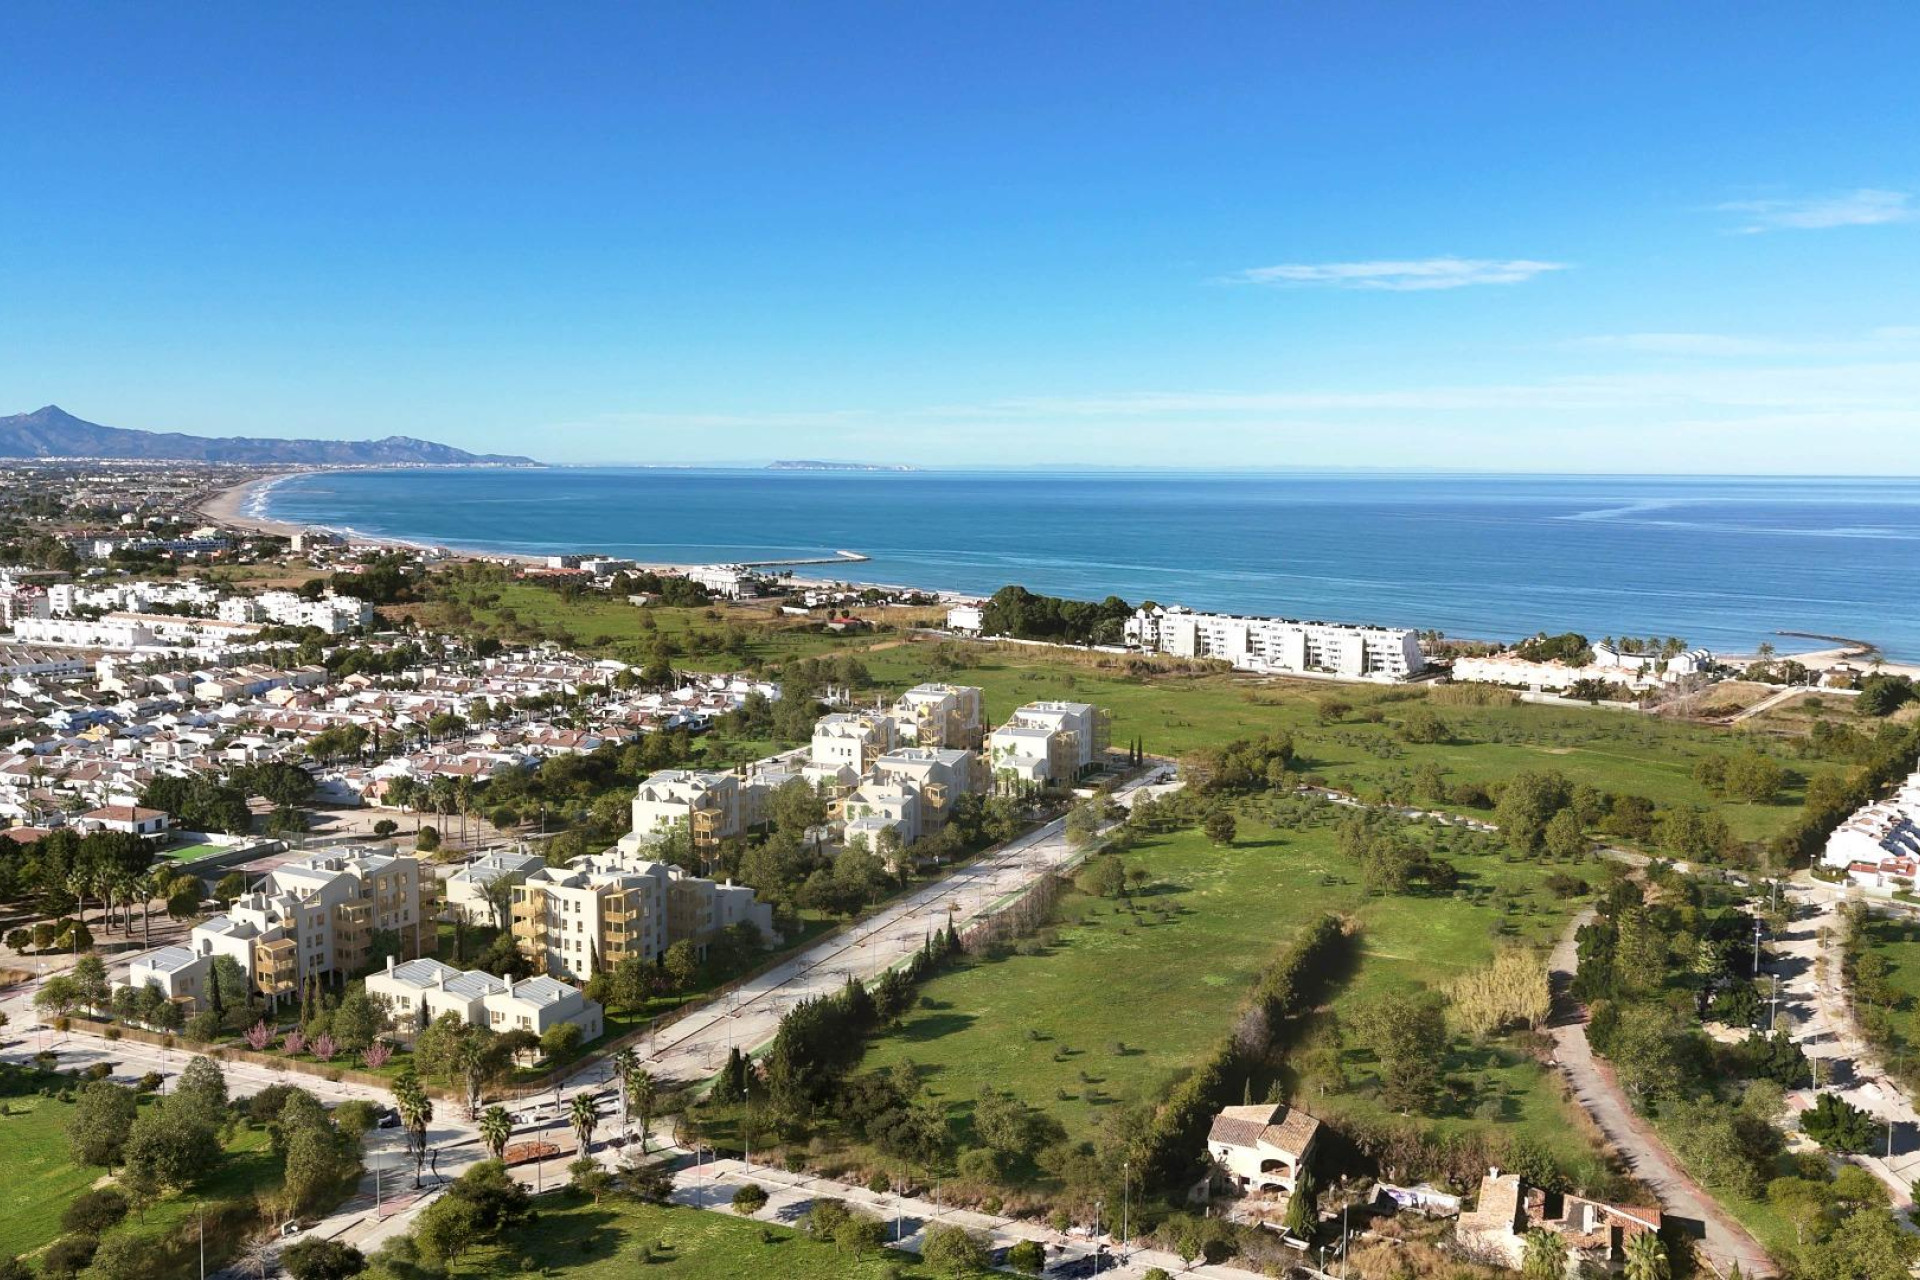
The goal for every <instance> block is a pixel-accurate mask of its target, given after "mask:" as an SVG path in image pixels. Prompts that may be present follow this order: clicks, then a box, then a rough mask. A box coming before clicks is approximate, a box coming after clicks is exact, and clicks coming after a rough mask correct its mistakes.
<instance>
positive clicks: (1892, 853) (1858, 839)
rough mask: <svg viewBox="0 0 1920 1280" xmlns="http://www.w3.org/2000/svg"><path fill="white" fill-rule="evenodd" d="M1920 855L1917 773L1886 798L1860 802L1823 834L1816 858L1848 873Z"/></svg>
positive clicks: (1872, 868)
mask: <svg viewBox="0 0 1920 1280" xmlns="http://www.w3.org/2000/svg"><path fill="white" fill-rule="evenodd" d="M1916 858H1920V773H1915V774H1913V775H1912V776H1911V777H1909V778H1908V779H1907V780H1906V781H1905V782H1903V783H1901V784H1900V788H1899V790H1897V791H1895V792H1894V794H1893V795H1892V796H1891V797H1890V798H1888V799H1886V800H1878V801H1875V802H1874V803H1872V804H1868V805H1862V806H1861V807H1860V808H1858V809H1856V810H1854V811H1853V813H1852V814H1851V815H1850V816H1849V817H1848V818H1847V820H1846V821H1845V822H1843V823H1841V824H1840V825H1839V826H1838V827H1836V828H1834V831H1833V834H1832V835H1830V836H1828V837H1827V847H1826V850H1825V852H1824V853H1823V854H1822V855H1821V858H1820V861H1821V863H1822V864H1823V865H1825V866H1829V867H1839V868H1842V869H1844V870H1847V871H1849V872H1850V873H1851V872H1853V871H1855V870H1856V869H1857V870H1859V871H1862V872H1867V871H1874V870H1877V869H1878V868H1879V867H1880V865H1881V864H1882V863H1887V862H1904V863H1911V862H1913V861H1914V860H1915V859H1916Z"/></svg>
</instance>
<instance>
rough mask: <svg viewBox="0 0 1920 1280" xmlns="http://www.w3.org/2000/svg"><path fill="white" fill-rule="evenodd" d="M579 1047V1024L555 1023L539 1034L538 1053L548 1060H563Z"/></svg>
mask: <svg viewBox="0 0 1920 1280" xmlns="http://www.w3.org/2000/svg"><path fill="white" fill-rule="evenodd" d="M579 1047H580V1024H579V1023H577V1022H556V1023H554V1024H553V1025H552V1026H550V1027H548V1028H547V1029H546V1030H545V1031H543V1032H541V1033H540V1052H542V1053H544V1054H546V1055H547V1056H548V1057H549V1058H564V1057H566V1056H567V1055H568V1054H570V1053H572V1052H573V1051H574V1050H575V1049H577V1048H579Z"/></svg>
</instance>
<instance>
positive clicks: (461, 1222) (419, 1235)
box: [413, 1183, 481, 1270]
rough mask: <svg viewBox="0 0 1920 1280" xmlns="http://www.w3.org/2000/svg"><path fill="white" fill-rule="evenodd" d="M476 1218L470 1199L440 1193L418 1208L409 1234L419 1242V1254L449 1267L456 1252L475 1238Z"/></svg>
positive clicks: (477, 1215) (458, 1253) (461, 1252)
mask: <svg viewBox="0 0 1920 1280" xmlns="http://www.w3.org/2000/svg"><path fill="white" fill-rule="evenodd" d="M416 1185H418V1184H417V1183H416ZM479 1219H480V1215H479V1212H478V1211H477V1210H476V1209H475V1208H474V1205H473V1202H472V1201H471V1200H467V1199H464V1198H462V1197H460V1196H455V1195H445V1196H442V1197H440V1198H439V1199H438V1200H436V1201H434V1202H433V1203H432V1204H430V1205H428V1206H427V1207H426V1208H425V1209H424V1210H422V1211H421V1213H420V1217H419V1219H418V1220H417V1221H416V1222H415V1224H414V1228H413V1238H414V1240H415V1241H417V1242H418V1244H419V1246H420V1256H421V1257H422V1258H423V1259H424V1260H426V1261H427V1262H429V1263H433V1264H437V1265H439V1266H442V1267H444V1268H446V1269H448V1270H451V1269H452V1266H453V1264H454V1262H455V1261H457V1260H458V1259H459V1257H460V1255H461V1254H463V1253H465V1252H466V1251H467V1250H468V1249H471V1248H472V1247H473V1246H474V1245H475V1244H477V1243H478V1242H479V1240H480V1235H481V1232H480V1221H479Z"/></svg>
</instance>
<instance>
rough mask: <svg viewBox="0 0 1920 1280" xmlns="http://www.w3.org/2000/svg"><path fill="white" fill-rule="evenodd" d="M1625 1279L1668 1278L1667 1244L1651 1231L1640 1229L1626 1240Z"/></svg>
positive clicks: (1648, 1279)
mask: <svg viewBox="0 0 1920 1280" xmlns="http://www.w3.org/2000/svg"><path fill="white" fill-rule="evenodd" d="M1626 1254H1627V1280H1669V1277H1670V1276H1671V1275H1672V1270H1671V1268H1670V1267H1668V1265H1667V1246H1666V1245H1664V1244H1662V1243H1661V1241H1660V1237H1659V1236H1658V1235H1656V1234H1655V1233H1653V1232H1651V1231H1642V1232H1641V1233H1640V1234H1639V1235H1637V1236H1635V1237H1633V1239H1631V1240H1629V1241H1627V1249H1626Z"/></svg>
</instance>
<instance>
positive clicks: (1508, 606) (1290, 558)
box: [254, 467, 1920, 660]
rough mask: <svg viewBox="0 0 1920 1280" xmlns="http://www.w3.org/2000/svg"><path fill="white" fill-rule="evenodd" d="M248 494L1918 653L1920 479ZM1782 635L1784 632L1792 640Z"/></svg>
mask: <svg viewBox="0 0 1920 1280" xmlns="http://www.w3.org/2000/svg"><path fill="white" fill-rule="evenodd" d="M254 502H255V503H256V504H257V505H256V506H255V508H254V511H255V514H259V515H267V516H271V517H272V518H274V519H277V520H286V521H291V522H295V523H299V524H306V525H314V526H325V527H328V528H332V529H336V530H345V531H352V532H356V533H361V534H368V535H378V536H381V537H385V538H392V539H397V540H402V541H407V542H415V543H422V544H430V545H441V546H450V547H458V548H463V549H474V550H484V551H495V552H516V553H545V554H552V553H558V552H584V551H595V552H600V553H603V554H607V555H613V556H620V557H629V558H632V559H636V560H640V561H644V562H651V563H668V564H686V563H716V562H725V563H733V562H746V561H767V560H792V559H806V558H811V557H831V556H833V555H834V554H835V553H836V552H839V551H853V552H859V553H861V554H863V555H865V556H868V557H870V558H869V559H868V560H867V561H866V562H864V563H858V564H852V563H849V564H844V565H820V566H802V567H796V568H795V569H794V572H795V574H796V575H798V576H800V577H804V578H827V579H843V580H849V581H858V582H878V583H886V584H894V585H901V586H911V587H920V588H926V589H930V590H944V591H956V592H970V593H978V594H982V595H984V594H987V593H990V592H992V591H994V590H995V589H997V588H999V587H1001V586H1004V585H1006V584H1008V583H1018V584H1021V585H1023V586H1025V587H1027V588H1029V589H1031V590H1034V591H1039V592H1046V593H1049V594H1054V595H1065V596H1073V597H1080V598H1090V599H1098V598H1103V597H1106V596H1108V595H1117V596H1120V597H1122V598H1124V599H1126V600H1128V601H1130V602H1133V603H1139V602H1141V601H1146V600H1153V601H1157V602H1159V603H1162V604H1174V603H1178V604H1185V605H1189V606H1192V607H1194V608H1196V609H1208V610H1222V611H1230V612H1238V613H1254V614H1270V615H1278V616H1285V617H1295V618H1310V619H1319V620H1325V621H1339V622H1361V623H1379V624H1386V625H1393V626H1407V627H1415V628H1419V629H1422V630H1437V631H1441V632H1444V633H1446V634H1447V635H1450V636H1455V637H1461V638H1471V639H1482V640H1506V639H1514V638H1518V637H1522V636H1526V635H1530V634H1532V633H1534V632H1536V631H1541V630H1545V631H1549V632H1559V631H1569V630H1571V631H1580V632H1584V633H1586V634H1587V635H1588V636H1589V637H1590V638H1594V639H1598V638H1600V637H1602V636H1629V635H1630V636H1661V637H1666V636H1677V637H1679V638H1681V639H1683V640H1685V641H1686V642H1687V643H1689V644H1692V645H1705V646H1707V647H1709V648H1712V649H1715V650H1718V651H1721V652H1728V653H1751V652H1753V651H1754V650H1755V649H1756V648H1757V647H1758V646H1759V645H1760V644H1762V643H1771V644H1773V645H1774V646H1775V647H1776V648H1777V649H1778V650H1779V651H1781V652H1782V653H1787V652H1792V651H1794V650H1796V649H1798V650H1806V649H1815V648H1824V647H1831V646H1830V645H1828V644H1826V643H1823V642H1821V641H1816V640H1811V639H1807V638H1805V637H1806V636H1833V637H1847V638H1850V639H1859V640H1865V641H1868V642H1870V643H1872V644H1875V645H1878V646H1879V647H1880V648H1881V649H1882V650H1883V652H1884V653H1885V654H1886V655H1887V657H1888V658H1890V659H1895V660H1916V659H1920V607H1916V606H1917V605H1920V600H1916V587H1920V479H1870V478H1860V479H1834V478H1814V479H1778V478H1755V477H1662V476H1553V475H1467V474H1445V473H1431V472H1421V473H1396V472H1372V471H1366V472H1359V471H1343V472H1237V473H1231V474H1215V473H1201V472H1178V473H1162V472H1135V471H1106V472H1094V471H1087V472H1072V471H1022V472H955V471H910V472H890V471H772V470H748V469H738V470H730V469H718V468H716V469H677V468H675V469H667V468H632V467H625V468H619V467H604V468H547V469H539V470H493V469H446V470H405V471H342V472H318V473H311V474H305V475H299V476H294V477H289V478H287V479H285V480H282V481H279V482H276V483H273V484H271V485H270V486H267V487H266V488H265V489H264V490H262V491H259V492H257V493H256V495H255V497H254ZM1791 633H1803V634H1800V635H1796V634H1791Z"/></svg>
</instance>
